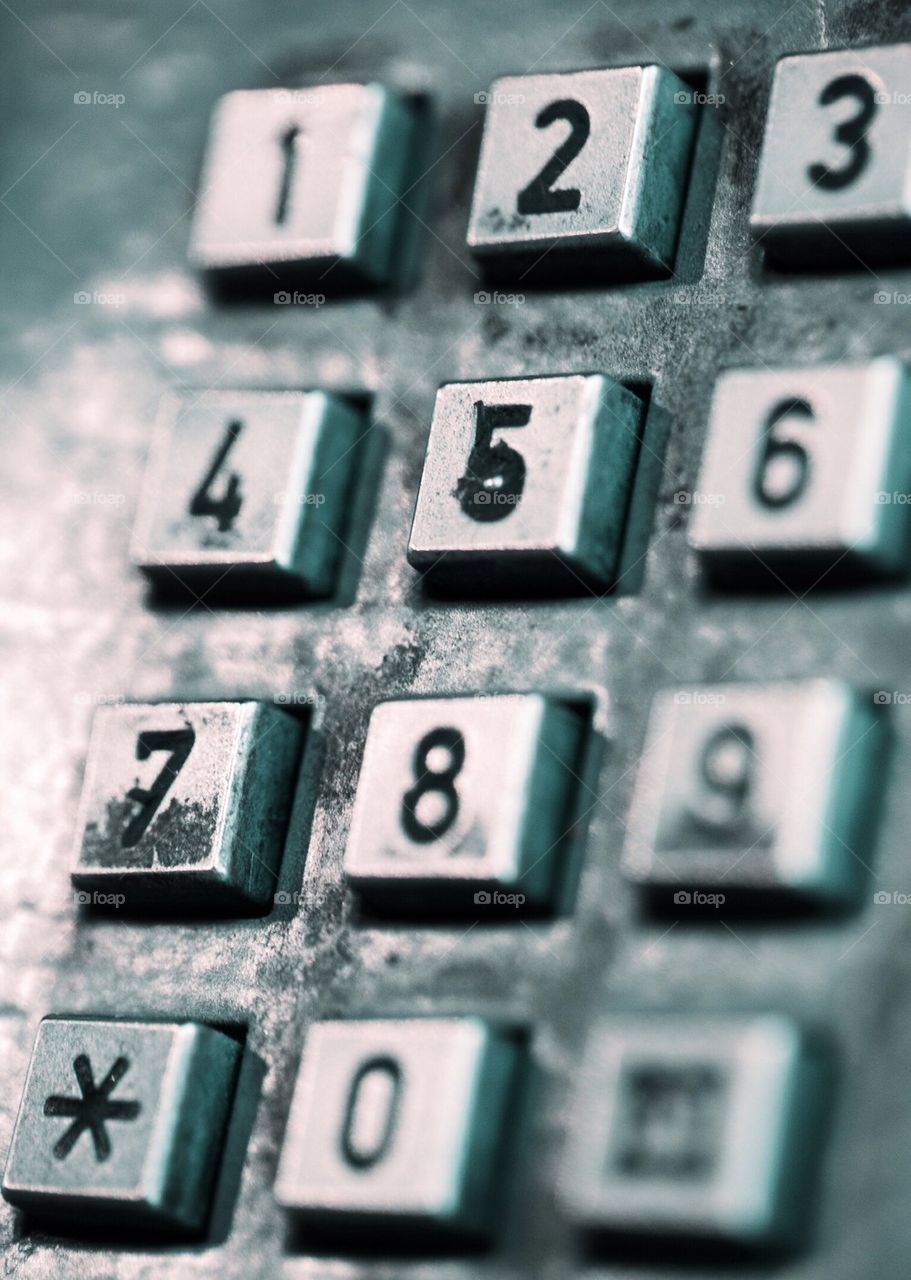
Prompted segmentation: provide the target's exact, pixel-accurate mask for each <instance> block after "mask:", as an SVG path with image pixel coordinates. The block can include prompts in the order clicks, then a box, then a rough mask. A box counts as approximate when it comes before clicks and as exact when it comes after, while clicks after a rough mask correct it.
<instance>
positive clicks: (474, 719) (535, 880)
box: [345, 694, 586, 918]
mask: <svg viewBox="0 0 911 1280" xmlns="http://www.w3.org/2000/svg"><path fill="white" fill-rule="evenodd" d="M585 728H586V722H585V717H584V714H583V712H582V710H581V709H577V708H576V707H574V706H571V705H569V704H568V703H564V702H560V701H557V700H555V699H552V698H546V697H542V696H541V695H539V694H503V695H497V696H493V697H483V698H471V697H456V698H415V699H411V700H408V701H401V702H384V703H381V704H380V705H379V706H378V707H376V708H375V710H374V712H373V715H372V716H371V719H370V728H369V731H368V734H367V745H366V748H365V751H364V760H363V764H362V766H361V775H360V780H359V782H358V789H357V798H356V801H355V806H354V815H353V818H352V823H351V832H350V835H349V837H348V847H347V851H346V853H345V871H346V874H347V876H348V879H349V881H350V882H351V883H352V884H353V885H355V887H356V888H358V889H360V890H362V891H363V892H364V893H365V894H367V895H369V896H370V897H372V898H375V899H377V900H379V901H380V902H382V903H385V904H388V905H389V906H391V907H394V908H410V909H412V910H420V909H422V908H423V909H426V908H430V907H432V906H442V907H444V908H446V909H448V910H450V911H452V912H454V913H458V914H461V915H465V916H470V917H472V918H476V917H478V916H481V917H483V914H484V912H485V911H486V912H490V911H491V910H492V909H496V908H497V907H498V906H507V907H518V906H523V905H525V904H526V903H527V904H528V905H529V906H532V907H534V906H538V907H540V906H541V905H543V904H546V903H547V902H548V901H549V900H550V898H551V897H552V895H553V893H554V890H555V887H556V881H557V878H558V872H559V869H560V863H561V860H562V858H563V857H564V856H565V853H566V839H567V836H568V834H569V830H570V828H571V826H572V813H571V806H572V802H573V799H574V797H575V795H576V790H575V783H576V774H577V773H578V771H579V756H580V751H581V749H582V746H583V739H584V734H585Z"/></svg>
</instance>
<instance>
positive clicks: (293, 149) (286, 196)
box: [275, 124, 301, 227]
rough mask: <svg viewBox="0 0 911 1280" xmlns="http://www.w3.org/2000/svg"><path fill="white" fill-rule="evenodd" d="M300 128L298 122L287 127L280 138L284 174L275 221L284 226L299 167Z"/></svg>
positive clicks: (279, 189)
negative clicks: (295, 175)
mask: <svg viewBox="0 0 911 1280" xmlns="http://www.w3.org/2000/svg"><path fill="white" fill-rule="evenodd" d="M300 133H301V131H300V129H299V128H298V127H297V125H296V124H293V125H291V127H290V128H288V129H286V130H285V132H284V133H283V134H282V135H281V138H280V139H279V146H280V147H281V153H282V176H281V180H280V182H279V185H278V200H277V201H276V202H275V222H276V224H277V225H278V226H280V227H281V226H283V225H284V223H285V222H287V220H288V209H289V207H290V204H291V188H292V186H293V185H294V174H295V171H296V169H297V157H298V151H297V148H298V139H299V138H300Z"/></svg>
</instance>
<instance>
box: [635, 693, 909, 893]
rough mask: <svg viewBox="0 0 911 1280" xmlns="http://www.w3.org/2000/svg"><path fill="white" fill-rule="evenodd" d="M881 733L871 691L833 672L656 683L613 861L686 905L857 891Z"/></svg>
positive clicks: (864, 859)
mask: <svg viewBox="0 0 911 1280" xmlns="http://www.w3.org/2000/svg"><path fill="white" fill-rule="evenodd" d="M883 745H884V724H883V723H882V721H881V719H880V717H879V714H878V708H877V707H876V706H875V705H874V700H873V697H872V696H871V695H869V694H867V695H864V694H861V693H859V692H856V691H854V690H852V689H851V688H849V687H848V686H846V685H844V684H842V683H841V682H840V681H836V680H808V681H795V682H794V683H791V684H777V685H776V684H768V685H741V684H720V685H706V686H702V687H698V688H692V689H682V690H678V691H676V692H673V693H672V692H670V691H668V692H665V693H662V694H659V695H658V697H657V698H656V700H655V705H654V708H653V711H652V716H651V719H650V721H649V728H648V738H647V742H646V748H645V753H644V755H643V757H642V763H641V765H640V768H639V775H638V778H637V781H636V792H635V797H634V800H633V806H632V810H631V812H630V818H629V825H628V835H627V842H626V847H625V850H624V855H623V865H624V869H625V871H626V873H627V875H629V876H631V877H632V878H633V879H634V880H636V881H638V882H640V883H642V884H643V885H645V886H647V887H648V888H649V889H651V890H652V891H654V892H655V893H656V894H660V899H659V900H661V901H663V902H664V903H665V904H666V905H668V907H670V906H671V904H673V909H674V911H675V912H677V911H679V912H680V915H681V917H683V918H685V915H686V911H687V909H689V908H692V907H693V906H698V905H699V904H700V902H701V901H705V900H706V895H707V894H709V895H711V900H710V901H709V905H710V906H711V905H715V906H716V909H717V905H718V904H717V901H716V900H717V898H718V895H719V893H720V895H721V902H722V903H724V902H725V900H726V899H730V898H731V897H732V895H736V894H743V893H746V892H750V891H752V892H756V891H760V890H764V891H772V892H778V893H787V894H789V895H791V896H799V897H801V898H805V899H815V900H817V901H819V902H822V903H829V904H833V903H839V902H840V903H849V902H856V901H857V898H858V894H859V891H860V889H861V887H862V885H863V882H864V878H865V875H866V872H867V870H868V862H867V859H868V858H869V856H870V854H869V850H868V848H867V846H868V844H869V843H870V841H869V834H870V830H871V828H872V826H873V813H874V811H875V806H876V801H877V797H878V783H879V779H880V774H881V768H880V765H881V752H882V750H883Z"/></svg>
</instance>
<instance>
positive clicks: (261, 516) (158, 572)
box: [132, 391, 364, 599]
mask: <svg viewBox="0 0 911 1280" xmlns="http://www.w3.org/2000/svg"><path fill="white" fill-rule="evenodd" d="M363 432H364V423H363V421H362V420H361V418H360V416H359V415H358V414H357V413H356V412H355V410H354V409H353V408H352V407H351V406H350V405H348V404H346V403H345V402H344V401H342V400H339V399H338V398H337V397H335V396H333V395H329V394H327V393H326V392H323V391H286V392H285V391H230V392H218V391H209V392H204V393H203V394H201V395H199V396H194V397H192V398H188V399H183V400H181V399H177V398H173V397H168V398H167V399H166V401H165V403H164V405H163V408H162V413H161V420H160V422H159V426H158V431H157V433H156V436H155V441H154V444H153V447H152V451H151V454H150V458H149V464H148V469H147V476H146V484H145V488H144V490H143V496H142V502H141V504H140V510H139V515H138V517H137V521H136V529H135V532H134V535H133V546H132V556H133V561H134V563H135V564H137V565H138V567H139V568H140V569H142V570H143V572H144V573H146V574H147V575H148V576H149V577H150V578H151V579H152V580H153V582H155V583H156V584H157V585H158V586H159V587H161V588H162V589H163V590H166V591H173V590H182V591H187V592H190V593H206V594H209V595H211V596H212V597H215V596H218V597H219V598H238V599H244V598H247V597H256V596H262V595H266V596H272V597H277V596H295V597H296V596H303V597H308V596H324V595H326V594H328V593H329V592H330V591H331V589H332V586H333V582H334V575H335V569H336V565H337V562H338V558H339V549H340V547H341V545H342V543H341V541H340V536H339V535H340V533H341V532H342V531H343V528H344V522H345V517H346V510H347V500H348V496H349V490H350V486H351V481H352V473H353V469H354V465H355V460H356V453H355V446H356V444H357V442H358V440H359V439H360V437H361V436H362V435H363Z"/></svg>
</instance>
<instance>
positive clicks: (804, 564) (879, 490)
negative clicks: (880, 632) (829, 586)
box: [689, 356, 911, 586]
mask: <svg viewBox="0 0 911 1280" xmlns="http://www.w3.org/2000/svg"><path fill="white" fill-rule="evenodd" d="M689 540H690V545H691V546H692V547H693V548H694V549H695V550H696V551H697V552H698V554H699V558H700V560H701V562H702V564H703V566H704V567H705V568H706V569H707V570H708V571H709V573H710V574H711V575H712V576H713V577H715V578H718V579H720V580H721V581H722V582H723V583H725V584H729V585H733V586H736V585H738V584H740V583H748V582H751V581H753V580H754V579H763V580H764V581H766V582H767V583H769V584H771V585H778V586H787V585H788V584H801V585H803V584H806V585H813V584H815V583H817V582H819V583H830V582H834V581H836V580H839V579H844V578H854V577H866V576H871V575H888V574H893V573H895V572H897V571H899V570H901V569H904V568H905V567H906V566H907V565H908V562H909V550H911V374H909V371H908V369H907V368H906V367H905V366H904V365H902V364H901V363H899V361H898V360H894V359H892V358H891V357H888V356H883V357H881V358H880V359H878V360H873V361H871V362H870V363H869V364H865V365H853V366H852V365H833V366H829V367H820V368H813V369H760V370H738V371H736V372H732V373H726V374H723V375H722V377H721V378H719V380H718V385H717V387H716V389H715V397H714V401H713V404H712V412H711V420H710V424H709V434H708V442H707V444H706V449H705V457H704V460H703V464H702V471H701V473H700V476H699V487H698V490H697V492H696V494H695V495H694V497H693V511H692V521H691V524H690V531H689Z"/></svg>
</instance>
